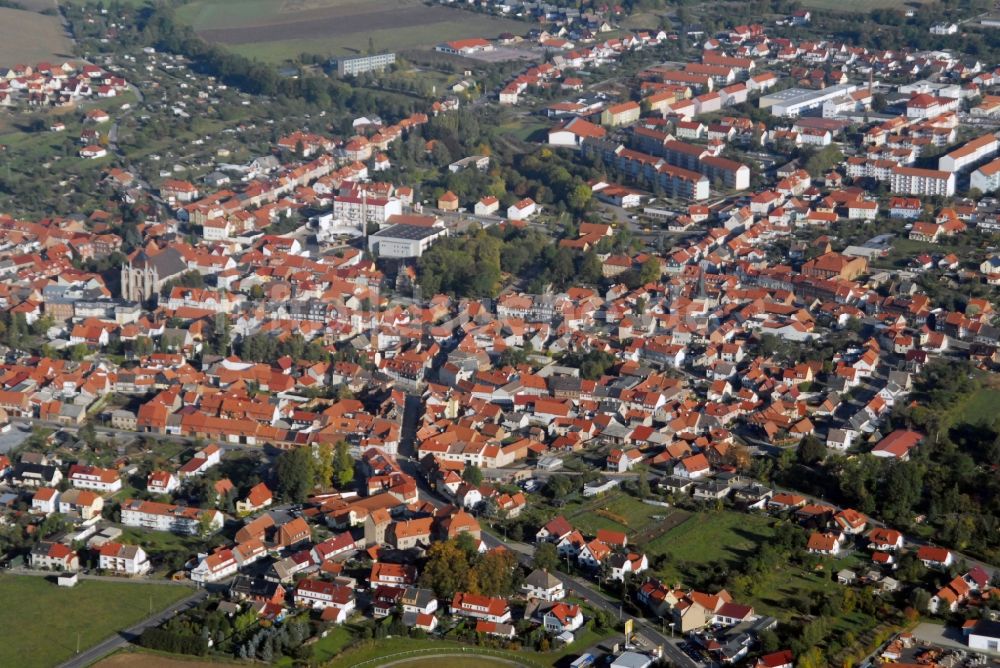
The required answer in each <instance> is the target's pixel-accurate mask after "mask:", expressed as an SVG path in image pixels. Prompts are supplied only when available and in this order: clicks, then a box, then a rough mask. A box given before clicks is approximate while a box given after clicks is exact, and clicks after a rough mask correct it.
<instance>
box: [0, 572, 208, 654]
mask: <svg viewBox="0 0 1000 668" xmlns="http://www.w3.org/2000/svg"><path fill="white" fill-rule="evenodd" d="M190 594H191V590H190V589H188V588H187V587H169V586H162V585H149V584H138V583H129V582H121V583H118V582H105V581H96V580H84V581H82V582H80V584H78V585H77V586H76V587H74V588H73V589H65V588H61V587H57V586H56V585H55V584H54V583H52V582H49V581H48V580H47V579H46V578H41V577H32V576H14V575H3V576H0V601H4V605H3V606H0V628H2V629H3V636H4V642H3V643H0V666H20V667H21V668H31V667H33V666H38V667H39V668H42V667H44V666H54V665H56V664H58V663H61V662H62V661H64V660H65V659H67V658H69V657H70V656H71V655H72V654H73V653H74V652H75V651H76V644H77V634H79V638H80V647H81V648H87V647H90V646H91V645H96V644H97V643H99V642H100V641H102V640H104V639H105V638H107V637H108V636H110V635H111V634H113V633H114V632H115V631H119V630H121V629H124V628H128V627H129V626H131V625H132V624H135V623H136V622H138V621H139V620H141V619H144V618H145V617H147V616H148V615H149V608H150V599H152V608H153V610H154V611H156V610H161V609H163V608H165V607H167V606H168V605H170V604H171V603H175V602H176V601H178V600H180V599H182V598H184V597H186V596H188V595H190ZM133 665H134V664H133ZM144 665H145V664H144Z"/></svg>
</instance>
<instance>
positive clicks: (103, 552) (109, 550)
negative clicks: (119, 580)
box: [97, 542, 149, 575]
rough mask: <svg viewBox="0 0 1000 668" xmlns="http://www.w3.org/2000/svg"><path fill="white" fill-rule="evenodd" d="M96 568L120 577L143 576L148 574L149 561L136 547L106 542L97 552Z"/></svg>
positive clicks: (139, 548)
mask: <svg viewBox="0 0 1000 668" xmlns="http://www.w3.org/2000/svg"><path fill="white" fill-rule="evenodd" d="M97 567H98V568H99V569H101V570H102V571H110V572H112V573H118V574H121V575H145V574H146V573H148V572H149V559H148V557H147V556H146V552H145V550H143V549H142V548H141V547H139V546H138V545H123V544H121V543H114V542H107V543H105V544H104V545H102V546H101V549H100V551H99V552H98V563H97Z"/></svg>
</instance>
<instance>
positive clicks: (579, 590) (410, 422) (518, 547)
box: [399, 397, 699, 668]
mask: <svg viewBox="0 0 1000 668" xmlns="http://www.w3.org/2000/svg"><path fill="white" fill-rule="evenodd" d="M414 399H417V401H415V402H412V403H411V401H410V398H409V397H408V398H407V402H406V407H405V411H404V414H403V433H402V437H401V439H400V454H401V456H400V458H399V459H400V463H401V465H403V466H404V467H406V468H411V471H409V472H410V473H411V475H413V476H414V479H416V480H417V485H418V494H419V497H420V500H421V501H425V502H427V503H430V504H431V505H433V506H434V507H436V508H441V507H443V506H446V505H449V502H447V501H446V500H445V499H443V498H442V497H440V496H438V495H437V494H436V493H434V492H432V491H430V490H429V489H428V488H427V486H426V483H425V482H424V480H423V478H422V477H421V476H420V475H419V472H418V471H416V470H415V469H416V460H415V459H413V458H412V457H411V454H412V452H413V450H412V449H413V441H412V438H413V435H414V433H415V429H416V424H417V423H418V421H419V414H418V413H419V410H420V402H419V398H417V397H414ZM482 538H483V542H484V543H486V545H487V547H490V548H493V547H504V548H506V549H508V550H510V551H511V552H512V553H513V554H516V555H517V558H518V561H520V562H521V564H522V565H524V566H525V567H527V568H528V569H531V568H533V563H532V561H533V559H532V558H533V555H534V552H535V548H534V547H533V546H531V545H528V544H526V543H519V542H515V541H510V540H506V539H502V538H499V537H497V536H494V535H492V534H490V533H487V532H483V534H482ZM553 575H555V576H556V577H557V578H558V579H559V580H560V581H561V582H562V583H563V586H564V587H565V588H566V590H567V591H568V592H571V593H572V594H573V595H575V596H577V597H579V598H582V599H583V600H585V601H587V602H588V603H589V604H590V605H591V606H593V607H595V608H600V609H601V610H605V611H607V612H608V613H610V614H611V615H613V616H614V617H620V616H621V614H622V611H621V604H620V602H619V601H617V600H613V599H610V598H608V597H606V596H605V595H604V594H602V593H601V592H600V591H598V589H597V587H596V586H594V585H593V584H592V583H590V582H588V581H586V580H584V579H582V578H579V577H575V576H571V575H566V574H564V573H561V572H558V571H557V572H555V573H553ZM635 627H636V634H637V635H638V636H640V637H641V639H642V640H643V641H644V642H645V644H646V645H647V646H648V647H656V646H660V647H663V652H664V655H665V656H666V657H667V658H668V659H669V660H670V662H671V663H672V664H673V665H674V666H676V667H677V668H699V664H697V663H696V662H695V661H693V660H692V659H691V658H690V657H688V656H687V655H686V654H684V652H682V651H681V650H680V649H678V648H677V645H676V644H675V643H677V642H679V639H673V638H669V637H667V636H665V635H663V633H662V632H661V631H660V629H658V628H657V627H656V626H655V625H654V624H652V623H650V622H649V621H648V620H646V619H643V618H641V617H637V618H635Z"/></svg>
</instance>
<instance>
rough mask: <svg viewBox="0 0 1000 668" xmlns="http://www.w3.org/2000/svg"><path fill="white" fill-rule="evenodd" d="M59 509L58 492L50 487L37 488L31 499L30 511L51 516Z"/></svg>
mask: <svg viewBox="0 0 1000 668" xmlns="http://www.w3.org/2000/svg"><path fill="white" fill-rule="evenodd" d="M58 507H59V490H58V489H53V488H52V487H39V488H38V490H37V491H36V492H35V495H34V496H33V497H31V509H32V510H33V511H34V512H38V513H42V514H43V515H51V514H52V513H54V512H56V510H57V509H58Z"/></svg>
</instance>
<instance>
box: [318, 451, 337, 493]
mask: <svg viewBox="0 0 1000 668" xmlns="http://www.w3.org/2000/svg"><path fill="white" fill-rule="evenodd" d="M333 461H334V453H333V446H332V445H330V444H329V443H322V444H320V446H319V448H317V450H316V459H315V461H314V462H313V466H314V469H313V479H314V482H315V484H316V485H318V486H319V487H320V488H322V489H325V488H326V487H327V486H328V485H329V484H330V483H331V482H332V481H333V475H334V465H333Z"/></svg>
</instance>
